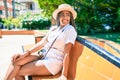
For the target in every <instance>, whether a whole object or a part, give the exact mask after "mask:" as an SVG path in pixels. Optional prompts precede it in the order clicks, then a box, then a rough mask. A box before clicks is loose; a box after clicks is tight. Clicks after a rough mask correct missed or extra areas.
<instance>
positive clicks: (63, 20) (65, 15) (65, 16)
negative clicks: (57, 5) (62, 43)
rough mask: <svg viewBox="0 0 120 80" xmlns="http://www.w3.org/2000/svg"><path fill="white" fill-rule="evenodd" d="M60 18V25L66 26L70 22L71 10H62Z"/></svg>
mask: <svg viewBox="0 0 120 80" xmlns="http://www.w3.org/2000/svg"><path fill="white" fill-rule="evenodd" d="M59 19H60V26H61V27H64V26H65V25H67V24H68V23H70V12H69V11H62V12H60V14H59Z"/></svg>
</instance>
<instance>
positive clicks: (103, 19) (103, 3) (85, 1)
mask: <svg viewBox="0 0 120 80" xmlns="http://www.w3.org/2000/svg"><path fill="white" fill-rule="evenodd" d="M36 1H38V3H39V6H40V8H41V9H44V13H45V14H46V15H47V16H49V17H50V16H51V14H52V12H53V11H54V10H55V9H56V8H57V7H58V5H59V4H61V3H68V4H70V5H72V6H73V8H74V9H75V10H76V11H77V18H76V20H75V21H76V26H77V31H78V34H89V33H92V34H94V33H95V32H114V31H115V32H116V31H117V32H119V31H120V5H119V4H120V1H119V0H45V1H42V0H36ZM105 25H107V26H110V28H109V29H106V27H107V26H105Z"/></svg>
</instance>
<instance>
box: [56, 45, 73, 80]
mask: <svg viewBox="0 0 120 80" xmlns="http://www.w3.org/2000/svg"><path fill="white" fill-rule="evenodd" d="M72 46H73V44H72V43H67V44H66V45H65V49H64V54H65V56H64V60H63V69H62V74H61V77H60V78H59V79H58V80H64V79H63V77H65V78H67V72H68V66H69V55H70V50H71V48H72ZM66 80H67V79H66Z"/></svg>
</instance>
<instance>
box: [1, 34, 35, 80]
mask: <svg viewBox="0 0 120 80" xmlns="http://www.w3.org/2000/svg"><path fill="white" fill-rule="evenodd" d="M34 41H35V40H34V36H33V35H7V36H6V35H4V36H2V38H0V80H3V77H4V75H5V73H6V71H7V68H8V66H9V64H10V58H11V56H12V55H13V54H15V53H22V52H23V50H22V47H21V46H22V45H27V44H33V43H35V42H34Z"/></svg>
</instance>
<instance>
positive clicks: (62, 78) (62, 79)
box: [57, 75, 67, 80]
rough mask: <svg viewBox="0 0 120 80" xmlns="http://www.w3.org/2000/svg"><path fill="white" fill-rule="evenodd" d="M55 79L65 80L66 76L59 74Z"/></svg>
mask: <svg viewBox="0 0 120 80" xmlns="http://www.w3.org/2000/svg"><path fill="white" fill-rule="evenodd" d="M57 80H67V78H66V77H65V76H64V75H61V76H60V77H59V78H58V79H57Z"/></svg>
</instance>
